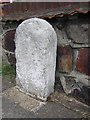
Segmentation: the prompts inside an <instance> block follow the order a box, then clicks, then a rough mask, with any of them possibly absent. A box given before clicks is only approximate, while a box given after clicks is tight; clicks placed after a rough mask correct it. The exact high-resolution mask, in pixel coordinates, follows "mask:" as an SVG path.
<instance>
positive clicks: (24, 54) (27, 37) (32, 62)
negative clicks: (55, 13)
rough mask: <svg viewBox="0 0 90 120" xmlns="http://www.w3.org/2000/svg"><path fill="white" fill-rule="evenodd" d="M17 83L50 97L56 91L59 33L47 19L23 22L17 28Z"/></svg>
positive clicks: (39, 95)
mask: <svg viewBox="0 0 90 120" xmlns="http://www.w3.org/2000/svg"><path fill="white" fill-rule="evenodd" d="M15 43H16V50H15V54H16V61H17V62H16V72H17V79H16V82H17V85H18V86H20V87H21V88H23V89H24V90H25V91H26V92H28V93H31V94H33V95H35V96H36V97H38V98H40V99H43V100H46V98H47V97H48V96H49V95H50V94H51V93H53V91H54V82H55V67H56V49H57V36H56V33H55V31H54V29H53V27H52V26H51V25H50V24H49V23H48V22H46V21H45V20H43V19H39V18H32V19H28V20H26V21H24V22H22V23H21V24H20V25H19V26H18V28H17V30H16V37H15Z"/></svg>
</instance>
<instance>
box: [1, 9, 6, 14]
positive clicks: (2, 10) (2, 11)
mask: <svg viewBox="0 0 90 120" xmlns="http://www.w3.org/2000/svg"><path fill="white" fill-rule="evenodd" d="M4 15H5V11H4V9H3V8H2V9H1V16H4Z"/></svg>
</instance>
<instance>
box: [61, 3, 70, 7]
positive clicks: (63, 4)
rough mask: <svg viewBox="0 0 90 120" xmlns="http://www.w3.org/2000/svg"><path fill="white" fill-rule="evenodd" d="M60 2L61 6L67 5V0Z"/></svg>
mask: <svg viewBox="0 0 90 120" xmlns="http://www.w3.org/2000/svg"><path fill="white" fill-rule="evenodd" d="M60 4H61V6H68V4H69V3H68V2H61V3H60Z"/></svg>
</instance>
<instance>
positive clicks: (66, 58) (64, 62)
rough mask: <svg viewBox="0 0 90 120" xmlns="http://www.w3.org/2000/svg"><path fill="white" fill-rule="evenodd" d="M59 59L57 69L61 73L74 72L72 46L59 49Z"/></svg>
mask: <svg viewBox="0 0 90 120" xmlns="http://www.w3.org/2000/svg"><path fill="white" fill-rule="evenodd" d="M57 59H58V63H57V69H58V71H59V72H71V71H72V60H73V50H72V48H71V47H70V46H64V47H63V46H61V47H58V58H57Z"/></svg>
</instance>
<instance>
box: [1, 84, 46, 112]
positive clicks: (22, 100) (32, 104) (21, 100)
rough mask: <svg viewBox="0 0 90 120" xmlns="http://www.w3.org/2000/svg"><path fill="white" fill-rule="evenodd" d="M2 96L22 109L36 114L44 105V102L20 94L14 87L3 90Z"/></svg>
mask: <svg viewBox="0 0 90 120" xmlns="http://www.w3.org/2000/svg"><path fill="white" fill-rule="evenodd" d="M3 95H4V96H7V97H8V98H9V99H11V100H12V101H14V102H15V103H18V104H19V105H20V106H21V107H22V108H24V109H26V110H28V111H33V112H36V111H37V110H38V109H40V107H41V106H42V105H44V104H45V102H41V101H39V100H36V99H34V98H32V97H30V96H29V95H27V94H25V93H23V92H20V91H19V90H18V89H17V88H16V87H15V86H14V87H11V88H8V89H7V90H5V91H4V92H3Z"/></svg>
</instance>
